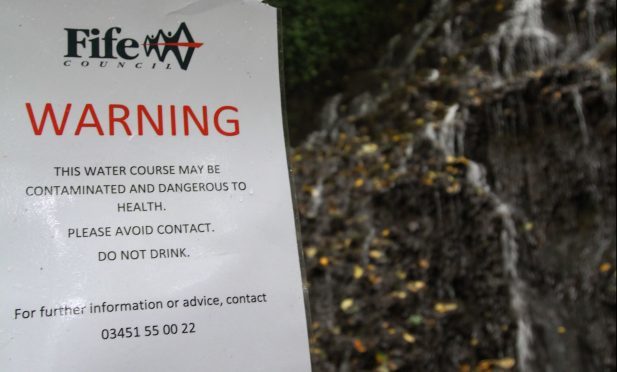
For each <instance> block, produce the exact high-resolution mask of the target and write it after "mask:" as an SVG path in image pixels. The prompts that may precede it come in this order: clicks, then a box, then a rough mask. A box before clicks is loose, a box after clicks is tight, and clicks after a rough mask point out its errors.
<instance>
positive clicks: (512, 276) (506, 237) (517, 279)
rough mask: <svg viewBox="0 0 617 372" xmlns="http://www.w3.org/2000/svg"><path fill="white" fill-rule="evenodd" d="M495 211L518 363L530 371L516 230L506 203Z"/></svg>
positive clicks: (530, 336) (528, 329)
mask: <svg viewBox="0 0 617 372" xmlns="http://www.w3.org/2000/svg"><path fill="white" fill-rule="evenodd" d="M497 213H498V215H499V216H500V217H501V219H502V221H503V225H504V226H503V230H502V232H501V245H502V249H503V257H504V267H505V269H506V273H507V274H508V279H509V280H510V296H511V297H512V309H513V310H514V313H515V315H516V318H517V326H518V327H517V337H516V348H517V352H518V365H519V369H520V370H521V372H528V371H530V370H531V369H530V362H531V360H532V358H533V354H532V351H531V344H532V342H533V331H532V323H531V319H530V315H529V303H528V300H527V295H526V291H527V285H526V283H525V281H524V280H523V278H521V275H520V271H519V269H518V265H519V260H520V250H519V245H518V241H517V240H518V230H517V228H516V223H515V222H514V218H513V217H512V211H511V209H510V207H509V206H508V205H507V204H504V203H501V204H499V205H498V206H497Z"/></svg>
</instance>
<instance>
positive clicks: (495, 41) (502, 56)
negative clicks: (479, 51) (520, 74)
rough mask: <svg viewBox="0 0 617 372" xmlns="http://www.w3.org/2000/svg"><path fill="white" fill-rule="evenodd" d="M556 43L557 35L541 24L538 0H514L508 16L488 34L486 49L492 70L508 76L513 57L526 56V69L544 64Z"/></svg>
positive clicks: (511, 71) (548, 59)
mask: <svg viewBox="0 0 617 372" xmlns="http://www.w3.org/2000/svg"><path fill="white" fill-rule="evenodd" d="M557 44H558V38H557V36H555V35H554V34H553V33H552V32H550V31H548V30H547V29H546V28H545V27H544V21H543V20H542V0H516V2H515V4H514V8H513V10H512V12H511V15H510V18H509V19H508V20H507V21H505V22H504V23H503V24H501V25H500V26H499V29H498V31H497V34H495V35H494V36H493V37H492V38H491V40H490V45H489V52H490V54H491V59H492V62H493V68H494V69H495V71H496V72H499V71H501V72H503V74H505V75H506V76H512V75H514V73H515V72H516V67H517V62H519V61H517V60H516V59H517V57H518V58H520V57H521V56H522V57H524V58H525V59H526V61H525V64H524V66H523V67H524V68H526V69H531V68H533V67H535V66H537V65H544V64H546V63H547V62H548V61H550V59H551V58H552V56H553V55H554V54H555V53H556V50H557ZM520 48H522V52H523V53H522V54H521V53H520Z"/></svg>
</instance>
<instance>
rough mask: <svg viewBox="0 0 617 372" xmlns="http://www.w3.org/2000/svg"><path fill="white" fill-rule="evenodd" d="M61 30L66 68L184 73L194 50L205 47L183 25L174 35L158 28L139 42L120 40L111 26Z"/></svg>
mask: <svg viewBox="0 0 617 372" xmlns="http://www.w3.org/2000/svg"><path fill="white" fill-rule="evenodd" d="M64 30H65V31H66V33H67V34H66V36H67V52H66V54H65V55H64V62H63V64H64V66H65V67H82V68H118V69H125V68H134V69H138V70H143V69H150V70H157V69H158V70H173V69H174V67H176V66H177V67H180V68H181V69H182V70H185V71H186V70H188V69H189V66H190V64H191V60H192V59H193V56H194V54H195V50H197V49H199V48H201V47H202V46H203V45H204V43H202V42H197V41H195V39H194V38H193V35H191V32H190V31H189V28H188V26H187V25H186V23H184V22H183V23H182V24H180V26H179V27H178V29H177V31H175V32H173V31H165V30H162V29H161V30H158V32H156V33H153V34H150V35H147V36H145V39H144V41H143V42H142V43H140V42H139V41H137V39H134V38H128V37H127V38H123V37H121V34H122V28H120V27H111V28H109V29H107V30H106V31H105V32H102V31H101V30H100V29H98V28H91V29H78V28H65V29H64ZM142 48H143V52H144V54H145V58H144V56H143V55H142V53H141V49H142ZM155 57H156V58H155ZM172 57H173V58H172ZM174 59H175V61H176V63H174V62H173V60H174Z"/></svg>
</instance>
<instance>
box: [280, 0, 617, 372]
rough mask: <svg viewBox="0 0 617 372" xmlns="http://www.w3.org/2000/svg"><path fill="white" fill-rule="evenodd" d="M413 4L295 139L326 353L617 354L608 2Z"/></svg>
mask: <svg viewBox="0 0 617 372" xmlns="http://www.w3.org/2000/svg"><path fill="white" fill-rule="evenodd" d="M418 4H419V5H418V7H419V9H418V12H423V13H424V16H423V17H422V19H424V20H423V21H422V22H420V23H418V24H415V25H410V27H409V29H408V30H404V31H402V32H401V34H399V35H397V36H396V37H395V38H393V39H392V40H391V41H390V43H389V47H388V50H387V53H386V54H385V55H384V56H383V59H382V61H381V62H380V64H379V66H377V67H376V68H375V69H372V70H370V71H367V72H365V73H362V74H358V76H356V77H355V78H354V79H353V81H352V82H351V83H350V85H349V87H348V89H347V90H346V91H344V92H341V93H340V94H338V95H336V96H334V97H332V98H331V99H330V100H329V101H328V104H327V105H326V106H325V107H324V109H323V113H322V114H321V123H322V128H321V130H319V131H317V132H315V133H314V134H312V135H311V136H310V138H308V139H307V140H306V141H305V142H304V143H303V144H302V145H301V146H299V147H297V148H296V150H295V151H294V153H293V155H292V157H293V159H292V161H293V169H294V173H295V180H296V186H297V194H298V198H299V200H298V206H299V210H300V213H301V224H302V235H303V244H304V249H305V255H306V263H307V272H308V278H309V284H310V294H311V296H310V297H311V308H312V316H313V319H312V325H311V328H312V339H311V345H312V353H313V359H314V366H315V370H316V371H324V372H325V371H341V372H344V371H350V372H356V371H439V372H447V371H461V372H464V371H469V372H471V371H511V370H516V371H532V372H533V371H554V372H563V371H616V370H617V366H616V357H615V335H616V323H615V315H614V314H615V307H616V306H615V305H616V301H615V292H616V274H615V246H616V241H617V240H616V223H615V214H616V205H615V182H616V181H615V165H616V164H615V163H616V160H615V157H616V155H615V137H616V131H615V129H616V128H615V126H616V124H615V117H616V116H615V23H616V22H615V15H616V6H615V1H614V0H612V1H610V0H609V1H604V0H568V1H556V0H544V1H542V0H515V1H507V0H491V1H486V0H472V1H454V0H435V1H433V2H419V3H418ZM291 125H301V123H291Z"/></svg>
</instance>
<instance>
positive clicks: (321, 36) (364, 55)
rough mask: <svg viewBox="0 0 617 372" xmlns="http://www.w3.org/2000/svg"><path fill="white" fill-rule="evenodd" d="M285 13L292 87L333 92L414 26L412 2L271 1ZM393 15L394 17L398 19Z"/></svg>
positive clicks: (284, 31) (415, 5)
mask: <svg viewBox="0 0 617 372" xmlns="http://www.w3.org/2000/svg"><path fill="white" fill-rule="evenodd" d="M266 2H267V3H269V4H270V5H273V6H276V7H278V8H281V9H283V25H284V27H283V33H284V34H283V35H284V47H285V67H286V80H287V88H288V89H289V90H291V91H293V90H296V89H298V88H301V89H303V90H304V89H306V88H307V87H310V88H309V89H311V90H313V91H314V90H315V89H317V91H323V90H324V89H325V90H330V89H333V88H335V87H336V86H337V85H338V84H339V83H340V82H341V80H340V79H341V77H342V76H341V75H342V74H341V71H344V72H345V73H346V72H348V71H353V70H357V69H362V68H366V67H369V66H370V65H371V63H374V62H375V59H376V56H377V55H378V54H379V51H381V50H383V46H384V44H385V43H384V38H386V39H387V38H388V37H389V36H391V35H392V34H393V33H394V32H395V30H400V29H401V26H402V23H403V22H409V19H407V17H406V15H408V14H406V13H407V12H406V10H407V9H408V8H410V6H409V5H408V4H411V3H412V2H413V3H414V8H417V7H418V3H423V2H424V1H412V0H380V1H374V0H356V1H349V0H267V1H266ZM393 15H394V16H393Z"/></svg>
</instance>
